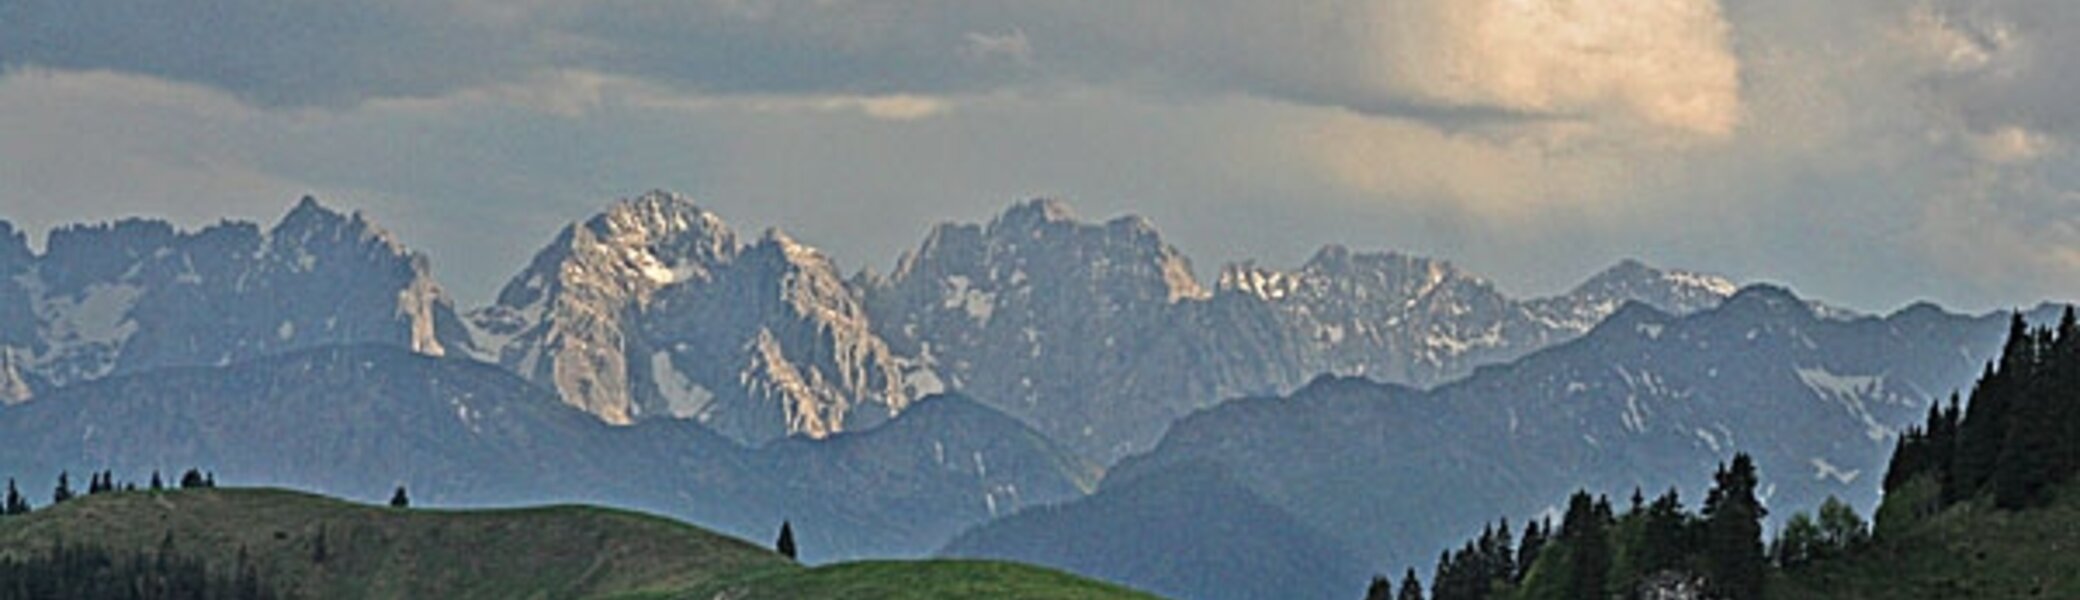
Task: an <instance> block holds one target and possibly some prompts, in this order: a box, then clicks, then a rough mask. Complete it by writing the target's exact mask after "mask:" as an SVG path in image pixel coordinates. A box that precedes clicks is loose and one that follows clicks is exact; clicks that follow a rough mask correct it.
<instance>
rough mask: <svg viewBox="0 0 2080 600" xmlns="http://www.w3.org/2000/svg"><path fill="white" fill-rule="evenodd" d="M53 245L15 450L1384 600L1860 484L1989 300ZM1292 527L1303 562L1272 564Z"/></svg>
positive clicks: (600, 252) (617, 250)
mask: <svg viewBox="0 0 2080 600" xmlns="http://www.w3.org/2000/svg"><path fill="white" fill-rule="evenodd" d="M49 240H50V241H49V244H48V246H47V248H46V249H45V250H44V251H43V252H42V253H40V254H39V253H36V252H33V251H31V249H30V248H29V247H28V245H27V244H26V242H25V239H24V236H22V235H21V234H20V233H17V232H15V231H13V229H12V227H11V226H8V225H6V224H5V222H4V221H0V399H5V400H6V401H7V403H8V406H7V407H6V408H4V409H0V437H5V438H6V439H9V440H13V441H14V442H13V443H15V444H16V446H17V447H19V448H20V449H21V450H20V451H19V452H12V453H9V454H7V455H6V456H4V457H0V468H5V469H7V470H8V471H7V472H8V473H12V474H19V475H22V476H43V475H42V474H43V473H46V472H51V471H55V470H59V469H66V468H72V469H103V468H113V469H118V470H125V471H137V470H150V469H164V470H174V469H180V468H186V467H188V466H194V465H201V466H205V467H212V468H215V469H217V470H218V471H219V472H220V474H221V475H222V476H224V477H226V478H227V479H230V480H235V481H246V482H254V483H269V484H282V485H294V486H298V487H305V488H310V489H315V490H319V491H324V492H328V493H334V494H339V495H345V496H349V497H359V498H374V497H376V496H379V495H381V494H385V493H387V492H388V491H389V489H390V487H391V486H393V485H397V484H408V485H410V486H411V488H412V489H413V490H414V493H415V497H417V498H422V499H424V500H427V501H432V502H437V503H439V502H451V503H460V504H510V503H520V502H537V501H591V502H600V503H607V504H613V505H617V506H628V507H634V508H640V509H645V510H651V511H656V512H663V513H667V514H672V515H677V516H682V517H686V518H689V519H692V520H694V521H696V522H698V523H701V524H703V525H707V526H710V527H714V528H717V529H720V530H722V531H725V532H728V533H732V534H736V535H743V536H747V537H763V536H765V535H768V534H769V532H770V528H771V527H773V526H775V524H777V523H778V522H779V521H781V520H783V519H791V520H792V521H793V522H794V523H795V524H796V525H797V532H798V533H797V535H798V536H800V538H801V539H802V540H803V547H804V552H805V557H808V558H811V559H814V560H821V559H828V558H849V557H865V556H891V555H894V556H915V555H921V554H925V553H929V552H932V551H934V550H937V549H940V548H941V547H942V546H944V547H945V548H946V550H947V551H948V552H952V553H957V554H964V555H977V556H998V557H1009V558H1016V559H1020V560H1028V561H1034V562H1039V563H1042V564H1046V565H1050V566H1056V567H1062V568H1066V569H1071V570H1076V571H1078V572H1082V573H1086V574H1090V575H1095V576H1100V577H1105V578H1110V579H1114V580H1117V581H1123V582H1126V583H1130V584H1134V585H1138V586H1145V587H1147V588H1149V589H1152V590H1155V591H1158V592H1163V593H1171V594H1178V595H1183V596H1187V597H1222V596H1223V595H1224V594H1225V595H1233V594H1237V593H1245V592H1246V591H1247V590H1266V589H1296V588H1294V587H1293V582H1297V581H1309V582H1314V583H1315V584H1319V585H1320V586H1321V587H1318V588H1308V589H1314V590H1315V591H1317V592H1320V594H1321V595H1322V596H1325V597H1326V596H1330V595H1332V594H1330V593H1329V590H1332V589H1349V590H1358V589H1360V588H1361V587H1362V585H1363V583H1364V582H1363V581H1351V582H1343V581H1341V579H1342V578H1344V577H1346V576H1348V577H1350V578H1362V576H1364V575H1365V574H1367V572H1368V570H1375V569H1392V572H1397V573H1398V572H1399V570H1400V569H1401V568H1402V567H1404V566H1408V565H1409V564H1411V563H1414V564H1416V565H1417V566H1423V565H1424V562H1425V561H1426V560H1427V558H1428V556H1427V554H1428V553H1429V552H1432V551H1434V550H1435V549H1436V548H1439V547H1442V546H1443V545H1444V544H1448V543H1450V542H1451V541H1452V540H1456V539H1460V538H1463V537H1465V535H1466V534H1467V533H1468V532H1465V531H1461V530H1459V529H1457V528H1459V527H1464V526H1466V525H1467V524H1469V523H1479V522H1485V521H1487V520H1489V519H1492V518H1494V517H1496V516H1502V515H1508V516H1511V517H1513V518H1522V517H1526V516H1529V515H1532V514H1536V513H1539V512H1541V511H1545V510H1547V509H1548V508H1549V507H1547V506H1545V505H1543V504H1539V503H1541V502H1549V501H1550V500H1551V499H1552V498H1557V497H1563V496H1564V495H1565V493H1566V492H1568V491H1571V490H1572V489H1573V488H1574V487H1576V486H1588V487H1589V488H1590V489H1592V490H1599V491H1606V492H1609V491H1614V490H1617V491H1629V490H1630V489H1631V488H1632V487H1634V486H1638V487H1642V488H1644V489H1645V490H1646V491H1647V492H1648V493H1649V494H1651V493H1652V492H1655V491H1659V490H1661V489H1665V488H1667V487H1668V486H1670V485H1690V484H1693V483H1694V479H1695V475H1696V474H1697V473H1699V472H1705V471H1707V470H1708V468H1709V467H1710V466H1711V465H1712V464H1713V463H1714V461H1717V460H1723V459H1724V458H1725V457H1726V456H1727V455H1728V454H1730V453H1731V452H1733V451H1735V450H1745V451H1748V452H1751V453H1754V454H1755V455H1756V457H1757V459H1758V461H1759V462H1760V464H1761V467H1762V469H1763V470H1764V472H1765V473H1766V474H1768V476H1769V477H1770V481H1772V482H1775V483H1777V484H1779V486H1778V488H1777V489H1776V490H1775V492H1774V495H1773V496H1772V498H1773V499H1775V500H1779V501H1784V502H1789V503H1803V504H1812V503H1815V502H1817V500H1818V498H1820V497H1822V496H1825V495H1827V494H1834V495H1838V496H1842V497H1844V498H1848V499H1851V500H1852V501H1855V502H1857V503H1859V505H1864V506H1867V505H1868V504H1869V502H1870V501H1871V500H1872V499H1873V498H1875V494H1876V492H1877V486H1876V483H1875V478H1876V477H1877V475H1876V473H1875V471H1876V470H1878V469H1879V468H1881V467H1882V465H1883V463H1882V457H1883V453H1884V451H1885V450H1887V449H1889V448H1891V443H1892V442H1891V439H1892V437H1891V436H1893V435H1895V433H1896V432H1897V430H1898V428H1899V427H1901V426H1903V425H1905V424H1907V423H1910V422H1912V421H1913V420H1914V419H1916V418H1918V417H1919V416H1920V414H1921V411H1922V410H1923V409H1924V408H1925V407H1926V402H1927V401H1928V400H1929V399H1930V398H1932V397H1935V396H1939V395H1944V394H1947V393H1948V392H1949V391H1950V390H1952V389H1955V388H1957V387H1960V386H1963V385H1965V384H1967V383H1969V381H1970V378H1971V376H1973V375H1974V374H1976V373H1977V369H1978V368H1979V366H1980V364H1981V363H1982V362H1983V361H1984V360H1985V359H1986V358H1987V357H1989V356H1990V355H1991V353H1992V352H1993V351H1994V349H1995V348H1994V347H1993V346H1994V345H1995V344H1996V343H1997V341H1998V338H1999V335H2000V334H2001V325H2002V323H2003V322H2002V321H2001V320H2000V319H1994V318H1988V317H1971V316H1964V315H1955V314H1950V313H1947V312H1944V311H1942V310H1941V309H1940V308H1937V307H1934V306H1929V305H1916V306H1913V307H1909V308H1907V309H1904V310H1901V311H1899V312H1897V313H1894V314H1892V315H1889V316H1885V317H1868V316H1859V315H1854V314H1850V313H1847V312H1844V311H1839V310H1835V309H1830V308H1827V307H1824V306H1821V305H1819V304H1817V303H1814V302H1811V301H1808V300H1805V299H1801V298H1798V297H1797V296H1795V295H1793V294H1792V293H1791V292H1790V291H1788V290H1784V289H1781V288H1774V287H1767V286H1751V287H1748V288H1745V289H1742V288H1739V287H1738V286H1737V285H1736V284H1735V283H1733V282H1731V281H1728V280H1725V279H1723V278H1718V277H1713V276H1709V275H1702V274H1697V273H1688V272H1681V271H1669V270H1662V269H1657V268H1655V267H1651V266H1648V265H1646V264H1643V263H1640V262H1637V261H1631V260H1627V261H1622V262H1620V263H1618V264H1616V265H1614V266H1613V267H1612V268H1610V269H1608V270H1606V271H1605V272H1603V273H1600V274H1598V275H1596V276H1594V277H1592V278H1590V279H1589V280H1587V281H1585V282H1584V283H1582V284H1581V285H1579V286H1577V287H1576V288H1575V289H1573V290H1571V291H1569V292H1568V293H1565V294H1560V295H1556V296H1551V297H1543V298H1514V297H1510V296H1509V295H1507V294H1504V293H1503V292H1501V291H1500V290H1498V289H1497V288H1496V286H1495V285H1493V284H1492V283H1490V282H1488V281H1486V280H1483V279H1481V278H1480V277H1478V276H1475V275H1473V274H1469V273H1466V272H1463V271H1461V270H1459V269H1457V268H1456V267H1454V266H1452V265H1451V264H1450V263H1448V262H1444V261H1440V260H1436V259H1430V258H1423V257H1415V256H1407V255H1402V254H1396V253H1375V252H1359V251H1353V250H1350V249H1348V248H1344V247H1341V246H1327V247H1324V248H1323V249H1322V250H1320V251H1319V252H1317V253H1316V254H1315V255H1314V257H1312V258H1311V259H1309V260H1308V261H1306V262H1305V263H1303V264H1301V265H1299V266H1297V267H1293V268H1289V269H1280V268H1270V267H1264V266H1260V265H1255V264H1247V263H1246V264H1237V265H1228V266H1225V267H1223V268H1222V269H1220V270H1219V272H1218V275H1217V276H1215V277H1214V278H1213V279H1212V280H1211V282H1210V284H1208V283H1206V282H1202V280H1200V279H1198V278H1197V277H1196V276H1195V275H1194V267H1193V265H1192V264H1191V262H1190V260H1189V259H1188V258H1187V257H1185V256H1183V255H1182V253H1180V252H1178V251H1177V249H1176V248H1174V247H1172V246H1170V245H1169V244H1167V243H1165V242H1164V241H1163V239H1162V237H1161V235H1160V233H1159V232H1158V231H1157V230H1156V228H1155V227H1154V226H1153V225H1152V224H1150V223H1149V222H1147V221H1146V220H1143V219H1140V218H1136V217H1122V218H1117V219H1113V220H1110V221H1105V222H1088V221H1084V220H1081V219H1079V218H1077V217H1076V216H1075V215H1074V214H1073V213H1072V212H1071V211H1070V209H1069V208H1068V207H1067V206H1066V205H1064V204H1062V203H1060V202H1056V201H1048V200H1035V201H1029V202H1021V203H1018V204H1015V205H1013V206H1011V207H1010V208H1008V209H1007V210H1006V211H1005V212H1004V213H1002V214H1001V215H999V216H997V217H995V218H993V219H991V220H990V221H989V222H988V223H982V224H944V225H940V226H937V227H934V228H932V230H931V231H930V232H929V233H928V235H927V236H926V238H925V239H924V241H923V242H922V243H921V244H920V245H919V246H918V248H917V249H916V250H914V251H911V252H909V253H906V254H905V255H904V256H903V257H902V258H901V260H900V261H898V263H897V268H896V269H895V270H894V271H893V272H890V273H887V274H878V273H873V272H857V273H852V274H849V275H848V274H846V273H844V272H842V271H840V269H839V263H838V261H837V260H835V259H834V258H833V257H830V256H828V255H825V254H824V253H822V252H820V251H818V250H816V249H815V248H813V247H812V246H809V245H806V244H804V243H802V242H800V241H796V240H794V239H792V238H791V237H789V236H788V235H786V234H785V233H783V232H780V231H777V230H773V231H767V232H764V233H762V234H760V235H757V236H744V235H740V234H739V233H738V232H736V231H734V230H733V229H731V228H730V227H729V225H728V224H727V223H726V221H724V219H723V218H722V217H721V216H720V215H716V214H714V213H712V212H709V211H707V210H705V209H702V208H701V207H700V206H699V205H698V204H696V203H694V202H692V201H691V200H689V199H687V198H684V197H681V196H677V195H674V194H671V193H667V192H651V193H648V194H644V195H642V196H640V197H636V198H632V199H626V200H621V201H617V202H614V203H612V204H610V205H609V206H607V207H606V208H605V210H604V211H603V212H602V213H600V214H599V215H597V216H594V217H592V218H590V219H587V220H585V221H583V222H579V223H574V224H571V225H570V226H568V227H566V228H564V229H562V230H561V231H559V232H557V233H556V234H554V235H553V236H551V239H550V241H549V242H548V244H547V245H546V246H544V247H543V248H542V249H541V250H540V251H539V252H537V253H536V254H535V255H534V257H533V258H532V260H531V261H529V262H528V263H527V265H526V266H525V268H523V269H522V270H521V272H519V273H518V274H516V275H515V276H514V277H513V278H512V279H511V281H510V283H508V284H507V285H506V286H505V288H504V289H503V290H502V291H501V292H500V293H499V295H498V297H497V299H496V301H495V302H494V303H493V304H492V305H490V306H485V307H478V308H474V309H467V310H465V309H463V308H459V307H456V306H455V305H454V302H453V301H452V300H450V299H448V298H447V296H446V295H445V294H443V293H442V291H441V288H440V286H439V285H438V284H437V283H436V282H434V281H433V279H432V277H431V275H430V273H431V269H430V268H429V259H428V258H427V257H425V256H423V255H420V254H417V253H414V252H412V251H411V250H409V249H408V247H406V246H405V245H404V244H403V243H401V242H400V241H398V240H396V239H394V238H393V237H392V236H390V235H389V234H387V233H385V232H384V231H383V230H382V229H380V228H379V227H377V226H375V225H374V224H371V223H368V222H367V221H366V220H365V219H363V218H361V217H360V216H358V215H346V214H342V213H339V212H337V211H334V210H331V209H328V208H326V207H324V206H322V205H321V204H319V203H318V202H316V201H315V200H311V199H305V200H304V201H302V202H299V203H297V204H296V205H295V207H294V208H292V209H291V210H290V212H289V213H288V214H287V216H285V217H284V218H283V219H282V221H281V222H280V223H278V224H276V225H275V226H273V227H271V228H268V229H267V230H265V231H264V232H263V230H262V229H261V228H260V227H259V226H256V225H252V224H243V223H225V224H221V225H217V226H213V227H210V228H206V229H203V230H200V231H194V232H182V231H176V230H175V229H174V228H172V227H171V226H169V225H166V224H164V223H158V222H152V221H141V220H129V221H123V222H119V223H116V224H113V225H103V226H78V227H72V228H66V229H61V230H59V231H56V232H53V233H52V234H51V236H50V238H49ZM1325 375H1326V376H1329V377H1326V378H1325V377H1324V376H1325ZM1310 382H1314V383H1312V384H1310ZM1244 397H1247V398H1244ZM1237 398H1244V399H1240V400H1233V401H1230V400H1232V399H1237ZM1108 468H1109V471H1108ZM1101 476H1102V477H1103V483H1102V484H1101V483H1099V478H1100V477H1101ZM1692 491H1694V490H1692ZM1093 492H1095V493H1093ZM1691 497H1692V498H1694V497H1695V496H1694V495H1692V496H1691ZM1043 506H1046V507H1048V508H1044V509H1042V508H1038V507H1043ZM1166 507H1189V508H1190V510H1186V511H1184V512H1183V513H1170V514H1166V513H1163V511H1164V510H1165V509H1166ZM1021 511H1023V512H1021ZM1186 515H1188V516H1186ZM1157 517H1161V518H1157ZM1209 522H1233V523H1236V524H1237V527H1240V528H1239V529H1221V528H1207V529H1201V528H1198V527H1199V526H1203V525H1204V524H1206V523H1209ZM1124 523H1139V524H1144V525H1145V526H1146V528H1147V531H1145V532H1139V533H1135V534H1133V535H1123V534H1122V533H1121V532H1120V531H1119V530H1120V529H1121V528H1122V527H1123V526H1124V525H1122V524H1124ZM963 531H969V533H968V534H967V535H964V536H959V539H958V541H954V542H953V543H952V544H951V545H950V546H948V545H946V544H947V542H949V541H950V540H955V538H956V536H958V535H959V534H961V532H963ZM1222 532H1226V533H1227V534H1233V535H1226V536H1225V537H1224V534H1223V533H1222ZM1144 534H1145V535H1146V536H1152V537H1146V538H1143V537H1137V536H1142V535H1144ZM1236 536H1239V538H1241V539H1242V540H1243V541H1240V542H1237V541H1236V540H1235V539H1229V538H1231V537H1236ZM1150 544H1152V545H1153V546H1148V545H1150ZM1154 548H1160V550H1157V549H1154ZM1144 551H1147V552H1163V553H1166V555H1167V556H1173V557H1176V558H1177V559H1178V560H1176V561H1136V560H1131V559H1132V558H1133V557H1132V556H1131V554H1133V553H1136V552H1144ZM1276 552H1294V553H1296V554H1293V555H1294V556H1308V557H1315V558H1312V559H1309V560H1307V561H1288V562H1278V561H1261V560H1245V557H1249V556H1264V555H1268V554H1269V553H1276ZM1193 565H1196V567H1193ZM1188 568H1191V569H1197V570H1195V571H1193V572H1190V573H1187V572H1183V571H1180V569H1188ZM1310 569H1312V570H1310ZM1323 569H1326V570H1323ZM1303 571H1304V572H1303ZM1312 595H1314V594H1313V593H1303V594H1302V596H1303V597H1308V596H1312Z"/></svg>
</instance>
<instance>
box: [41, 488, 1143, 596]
mask: <svg viewBox="0 0 2080 600" xmlns="http://www.w3.org/2000/svg"><path fill="white" fill-rule="evenodd" d="M60 543H63V544H65V545H68V546H83V545H85V546H99V547H101V548H103V549H106V550H108V551H109V553H110V554H111V555H115V556H130V555H133V554H140V553H141V554H143V555H146V556H151V557H157V556H159V555H162V554H169V555H171V556H172V557H177V558H179V559H183V560H200V561H202V562H204V563H205V564H207V565H208V566H209V568H210V569H212V570H216V571H226V572H228V571H231V570H233V569H237V568H238V565H242V564H243V565H250V568H251V569H252V570H253V572H255V573H256V574H257V575H258V577H259V579H260V580H261V581H262V582H263V583H264V585H265V586H267V587H268V588H270V589H272V590H275V591H276V592H277V593H279V594H281V595H283V596H286V597H298V598H523V597H528V598H617V597H618V598H628V597H643V598H710V597H717V596H727V597H730V598H780V597H805V596H814V597H852V598H874V597H903V598H954V597H975V596H977V595H980V596H988V597H1020V598H1147V597H1148V596H1145V595H1142V594H1138V593H1134V592H1131V591H1128V590H1125V589H1122V588H1117V587H1112V586H1107V585H1104V584H1099V583H1096V582H1092V581H1088V580H1083V579H1078V578H1075V577H1073V576H1069V575H1064V574H1061V573H1056V572H1052V571H1047V570H1044V569H1039V568H1034V567H1026V566H1021V565H1014V564H1008V563H984V562H954V561H931V562H877V563H857V564H843V565H833V566H827V567H817V568H806V567H803V566H802V565H799V564H796V563H795V562H793V561H791V560H789V559H787V558H785V557H783V556H781V555H779V554H775V553H773V552H770V551H768V550H766V549H764V548H761V547H758V546H754V545H752V544H750V543H747V542H744V541H743V540H739V539H735V538H731V537H727V536H723V535H721V534H717V533H714V532H711V531H707V530H704V529H701V528H698V527H694V526H691V525H687V524H685V523H680V522H677V521H672V520H669V519H664V518H660V517H654V516H649V515H643V514H638V513H632V512H625V511H618V510H609V509H602V508H595V507H588V506H569V505H566V506H551V507H542V508H522V509H506V510H476V511H450V510H404V509H393V508H380V507H374V506H367V505H360V504H353V503H349V502H345V501H340V500H334V499H330V498H325V497H320V496H314V495H309V494H303V493H299V492H292V491H286V490H276V489H187V490H178V491H165V492H123V493H106V494H96V495H92V496H86V497H82V498H78V499H75V500H72V501H68V502H64V503H61V504H57V505H54V506H51V507H48V508H44V509H41V510H38V511H35V512H33V513H30V514H28V515H22V516H13V517H7V518H5V519H4V520H0V556H7V557H12V558H16V559H21V558H24V557H28V556H34V555H37V554H39V553H44V552H48V551H49V549H50V548H52V547H53V546H55V545H57V544H60Z"/></svg>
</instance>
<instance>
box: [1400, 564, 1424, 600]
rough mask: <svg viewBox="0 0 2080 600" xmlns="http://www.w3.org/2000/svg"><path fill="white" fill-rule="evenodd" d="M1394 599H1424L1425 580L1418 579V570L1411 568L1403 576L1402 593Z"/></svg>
mask: <svg viewBox="0 0 2080 600" xmlns="http://www.w3.org/2000/svg"><path fill="white" fill-rule="evenodd" d="M1394 600H1423V582H1422V581H1420V580H1418V579H1416V570H1415V569H1414V568H1410V569H1409V570H1408V574H1407V575H1404V576H1402V578H1401V593H1400V594H1399V595H1397V596H1395V598H1394Z"/></svg>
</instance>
